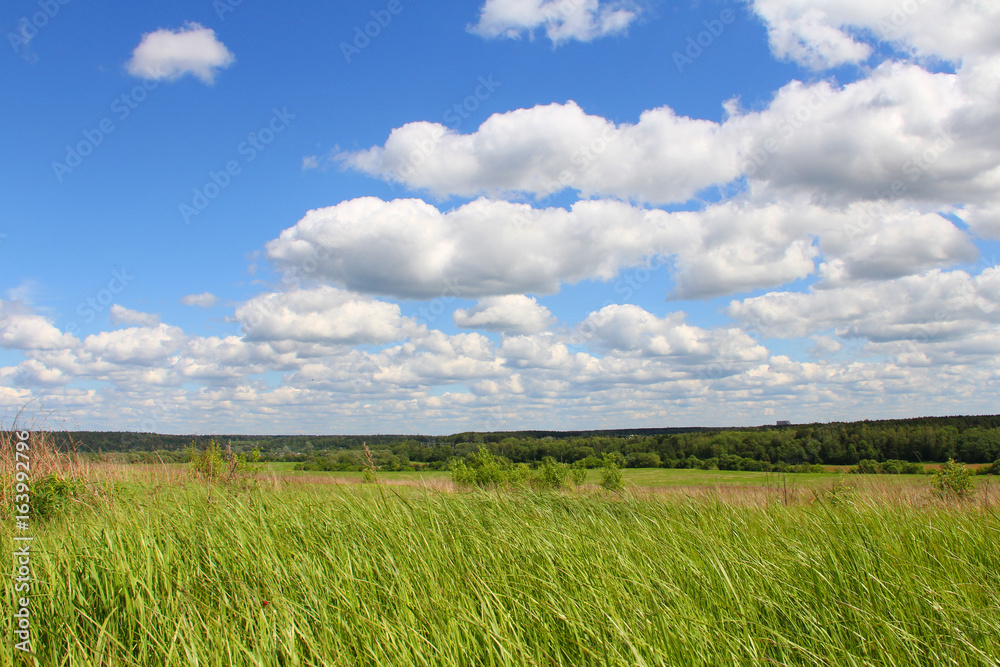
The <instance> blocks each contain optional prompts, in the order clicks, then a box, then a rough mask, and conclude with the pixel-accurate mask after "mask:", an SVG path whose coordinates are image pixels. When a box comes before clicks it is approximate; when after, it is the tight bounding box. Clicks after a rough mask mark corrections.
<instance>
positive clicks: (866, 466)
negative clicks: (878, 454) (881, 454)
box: [851, 459, 878, 475]
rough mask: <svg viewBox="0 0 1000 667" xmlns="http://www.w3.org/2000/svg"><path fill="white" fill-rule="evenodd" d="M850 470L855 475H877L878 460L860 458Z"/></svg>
mask: <svg viewBox="0 0 1000 667" xmlns="http://www.w3.org/2000/svg"><path fill="white" fill-rule="evenodd" d="M851 472H852V473H853V474H856V475H877V474H878V461H874V460H872V459H861V460H860V461H858V465H856V466H854V467H853V468H851Z"/></svg>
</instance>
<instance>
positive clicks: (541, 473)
mask: <svg viewBox="0 0 1000 667" xmlns="http://www.w3.org/2000/svg"><path fill="white" fill-rule="evenodd" d="M568 475H569V466H568V465H566V464H565V463H556V460H555V459H554V458H552V457H551V456H546V457H545V458H543V459H542V463H541V465H539V466H538V472H537V473H536V474H535V478H534V480H532V481H533V482H534V485H535V486H536V487H537V488H539V489H561V488H563V487H564V486H566V477H567V476H568Z"/></svg>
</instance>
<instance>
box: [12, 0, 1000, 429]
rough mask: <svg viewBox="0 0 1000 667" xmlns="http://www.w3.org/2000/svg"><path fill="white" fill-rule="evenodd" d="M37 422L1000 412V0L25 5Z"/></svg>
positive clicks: (26, 313) (27, 355) (254, 0)
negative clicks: (999, 255)
mask: <svg viewBox="0 0 1000 667" xmlns="http://www.w3.org/2000/svg"><path fill="white" fill-rule="evenodd" d="M0 28H2V32H3V34H4V36H5V40H4V41H5V43H6V44H5V45H4V46H2V47H0V51H2V53H0V61H2V62H0V87H2V90H3V91H4V102H3V104H2V105H0V127H2V128H3V129H2V131H0V157H2V159H0V251H2V257H3V264H2V269H3V270H2V274H0V275H2V278H0V281H2V282H0V404H2V405H0V407H2V410H3V415H5V418H4V421H5V423H7V424H9V423H10V422H11V420H12V419H13V417H14V415H15V414H16V413H17V411H18V410H19V409H21V408H23V407H25V406H27V408H26V412H25V415H26V418H29V419H32V420H36V422H37V423H40V424H43V425H45V426H47V427H49V428H59V429H63V428H67V429H97V430H137V431H158V432H172V433H219V432H229V433H234V432H242V433H374V432H381V433H390V432H397V433H398V432H406V433H414V432H421V433H430V434H436V433H450V432H457V431H462V430H479V431H490V430H512V429H525V428H548V429H570V428H572V429H577V428H610V427H637V426H682V425H754V424H762V423H768V422H771V421H774V420H776V419H788V420H792V421H797V422H802V421H831V420H841V419H844V420H855V419H866V418H872V419H877V418H888V417H911V416H921V415H944V414H977V413H996V412H998V411H1000V407H998V397H1000V382H998V379H1000V354H998V353H1000V269H998V267H997V264H996V253H997V250H998V249H1000V243H998V240H1000V3H997V2H996V1H995V0H748V1H746V2H722V1H712V0H703V1H701V2H667V1H665V0H639V1H636V2H632V1H629V0H622V1H617V0H608V1H603V0H601V1H599V0H477V1H476V2H472V1H469V2H428V1H426V0H363V1H357V2H349V3H348V2H331V3H319V2H300V1H298V0H291V1H287V2H281V3H277V2H264V1H263V0H214V1H213V0H197V1H194V0H171V1H169V2H166V1H161V0H154V1H149V2H123V1H121V0H113V1H108V2H83V1H82V0H9V1H8V2H5V3H4V4H3V7H2V8H0Z"/></svg>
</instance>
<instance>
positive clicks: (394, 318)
mask: <svg viewBox="0 0 1000 667" xmlns="http://www.w3.org/2000/svg"><path fill="white" fill-rule="evenodd" d="M236 320H237V321H238V322H239V323H240V324H241V325H242V327H243V330H244V332H245V334H246V338H247V340H251V341H295V342H305V343H326V344H334V345H345V344H364V343H374V344H379V343H388V342H392V341H396V340H400V339H401V338H404V337H405V336H406V335H407V332H408V331H411V330H413V329H414V328H415V327H416V326H417V325H416V324H415V323H414V322H413V321H412V320H411V319H409V318H404V317H402V316H401V315H400V310H399V306H397V305H396V304H393V303H386V302H384V301H375V300H372V299H368V298H364V297H358V296H356V295H352V294H350V293H348V292H344V291H343V290H338V289H335V288H333V287H328V286H320V287H316V288H312V289H298V290H293V291H291V292H271V293H267V294H262V295H260V296H256V297H254V298H253V299H251V300H250V301H247V302H246V303H244V304H242V305H240V306H239V307H238V308H237V309H236Z"/></svg>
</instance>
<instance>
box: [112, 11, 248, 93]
mask: <svg viewBox="0 0 1000 667" xmlns="http://www.w3.org/2000/svg"><path fill="white" fill-rule="evenodd" d="M235 61H236V57H235V56H234V55H233V54H232V53H231V52H230V51H229V49H227V48H226V46H225V44H223V43H222V42H220V41H219V40H218V38H217V37H216V36H215V31H214V30H212V29H211V28H205V27H203V26H202V25H200V24H198V23H186V24H185V25H184V27H182V28H178V29H177V30H170V29H165V28H161V29H159V30H156V31H154V32H150V33H146V34H145V35H143V36H142V41H141V42H140V43H139V46H137V47H135V50H134V51H133V52H132V59H131V60H129V62H128V65H127V67H128V71H129V74H131V75H132V76H137V77H142V78H146V79H154V80H158V81H159V80H167V81H174V80H176V79H179V78H180V77H182V76H184V75H185V74H192V75H194V76H195V77H197V78H198V79H200V80H201V81H202V82H204V83H207V84H212V83H214V82H215V76H216V74H218V72H219V70H221V69H225V68H226V67H229V66H230V65H232V64H233V63H234V62H235Z"/></svg>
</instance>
